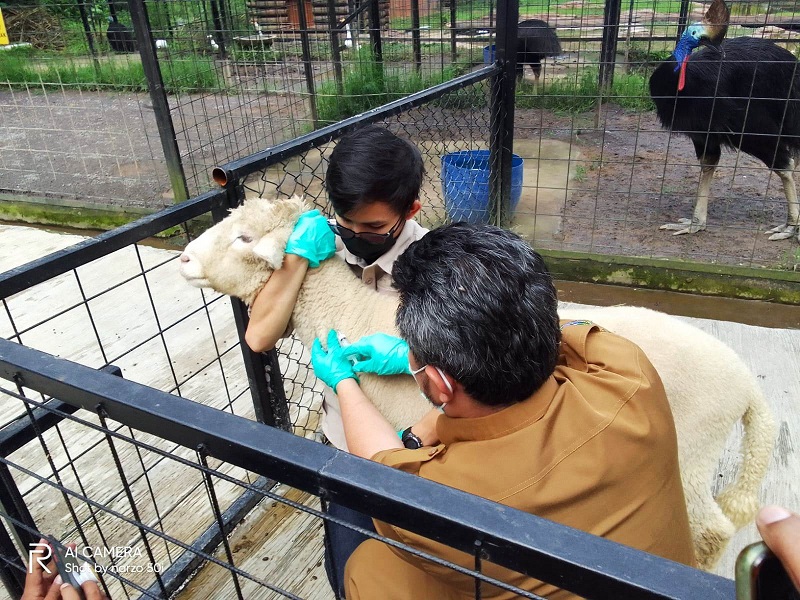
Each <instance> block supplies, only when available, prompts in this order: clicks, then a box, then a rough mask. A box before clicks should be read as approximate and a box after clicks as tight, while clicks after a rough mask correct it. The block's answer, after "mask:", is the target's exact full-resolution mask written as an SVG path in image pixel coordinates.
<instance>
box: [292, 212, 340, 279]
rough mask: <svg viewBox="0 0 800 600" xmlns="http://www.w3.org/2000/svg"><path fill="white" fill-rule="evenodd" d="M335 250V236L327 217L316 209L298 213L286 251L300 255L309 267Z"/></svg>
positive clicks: (314, 266) (313, 266)
mask: <svg viewBox="0 0 800 600" xmlns="http://www.w3.org/2000/svg"><path fill="white" fill-rule="evenodd" d="M335 252H336V236H335V235H334V234H333V231H331V228H330V227H329V226H328V219H326V218H325V217H323V216H322V213H320V212H319V211H318V210H316V209H314V210H309V211H308V212H304V213H303V214H302V215H300V218H299V219H298V220H297V224H296V225H295V226H294V229H293V230H292V233H291V235H289V241H288V242H286V253H287V254H296V255H298V256H302V257H303V258H305V259H306V260H307V261H308V266H309V267H312V268H316V267H318V266H319V263H320V262H321V261H323V260H325V259H326V258H330V257H331V256H333V255H334V253H335Z"/></svg>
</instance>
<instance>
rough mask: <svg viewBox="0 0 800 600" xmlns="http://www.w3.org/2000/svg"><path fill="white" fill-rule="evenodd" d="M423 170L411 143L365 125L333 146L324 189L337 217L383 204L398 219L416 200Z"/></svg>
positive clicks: (382, 129)
mask: <svg viewBox="0 0 800 600" xmlns="http://www.w3.org/2000/svg"><path fill="white" fill-rule="evenodd" d="M424 171H425V169H424V166H423V162H422V155H421V154H420V152H419V149H417V147H416V146H415V145H414V144H412V143H411V142H409V141H407V140H404V139H402V138H399V137H397V136H396V135H395V134H394V133H392V132H391V131H389V130H388V129H386V128H383V127H378V126H376V125H368V126H367V127H364V128H362V129H359V130H357V131H354V132H352V133H349V134H347V135H346V136H344V137H343V138H342V139H341V140H339V142H338V143H337V144H336V147H335V148H334V149H333V152H332V153H331V158H330V163H329V164H328V172H327V174H326V176H325V187H326V188H327V190H328V197H329V198H330V201H331V203H332V204H333V209H334V210H335V211H336V213H337V214H339V215H347V214H348V213H349V212H350V211H352V210H353V209H356V208H359V207H360V206H361V205H363V204H365V203H366V204H369V203H371V202H377V201H383V202H387V203H388V204H389V205H390V206H391V207H392V208H393V209H394V210H395V211H397V214H399V215H401V216H402V215H405V214H406V213H407V212H408V211H409V210H410V209H411V205H412V204H413V203H414V201H415V200H416V199H417V198H419V190H420V188H421V187H422V175H423V173H424Z"/></svg>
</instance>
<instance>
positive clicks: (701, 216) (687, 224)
mask: <svg viewBox="0 0 800 600" xmlns="http://www.w3.org/2000/svg"><path fill="white" fill-rule="evenodd" d="M718 162H719V154H715V155H713V156H710V157H709V156H704V157H702V158H701V159H700V185H699V186H698V188H697V200H696V201H695V203H694V215H693V216H692V218H691V220H689V219H678V222H677V223H667V224H665V225H662V226H661V227H659V229H668V230H670V231H674V232H675V233H673V234H672V235H683V234H684V233H697V232H698V231H703V230H704V229H705V228H706V218H707V216H708V196H709V193H710V191H711V180H712V179H714V171H715V170H716V168H717V163H718Z"/></svg>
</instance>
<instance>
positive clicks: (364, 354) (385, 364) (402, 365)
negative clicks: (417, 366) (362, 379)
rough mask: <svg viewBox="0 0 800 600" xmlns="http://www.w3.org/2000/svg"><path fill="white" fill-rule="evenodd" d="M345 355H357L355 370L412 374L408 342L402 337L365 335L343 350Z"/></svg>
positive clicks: (386, 373) (354, 364) (377, 334)
mask: <svg viewBox="0 0 800 600" xmlns="http://www.w3.org/2000/svg"><path fill="white" fill-rule="evenodd" d="M343 354H344V356H346V357H348V358H350V357H355V358H356V361H355V362H354V363H353V370H354V371H358V372H359V373H375V374H376V375H410V374H411V366H410V365H409V364H408V344H407V343H406V341H405V340H404V339H402V338H399V337H395V336H393V335H387V334H385V333H375V334H373V335H365V336H364V337H362V338H361V339H359V340H358V341H356V342H353V343H352V344H350V345H349V346H347V347H346V348H344V350H343Z"/></svg>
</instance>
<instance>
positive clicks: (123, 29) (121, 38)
mask: <svg viewBox="0 0 800 600" xmlns="http://www.w3.org/2000/svg"><path fill="white" fill-rule="evenodd" d="M106 37H108V45H109V46H111V49H112V50H113V51H114V52H136V34H135V33H134V32H133V29H131V28H130V27H127V26H126V25H123V24H122V23H120V22H119V21H117V18H116V17H108V29H106Z"/></svg>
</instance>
